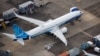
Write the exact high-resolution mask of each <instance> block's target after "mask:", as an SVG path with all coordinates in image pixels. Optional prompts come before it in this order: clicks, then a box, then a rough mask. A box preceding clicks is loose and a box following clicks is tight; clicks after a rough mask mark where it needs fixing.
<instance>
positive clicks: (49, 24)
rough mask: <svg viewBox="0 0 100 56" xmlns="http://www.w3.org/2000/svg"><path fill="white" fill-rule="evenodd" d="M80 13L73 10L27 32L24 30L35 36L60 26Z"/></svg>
mask: <svg viewBox="0 0 100 56" xmlns="http://www.w3.org/2000/svg"><path fill="white" fill-rule="evenodd" d="M81 14H82V13H81V12H80V11H74V12H70V13H68V14H65V15H63V16H61V17H59V18H57V19H55V20H51V21H49V22H46V23H45V24H43V25H41V26H39V27H36V28H34V29H32V30H30V31H29V32H26V33H27V34H28V35H29V36H32V37H34V36H37V35H40V34H42V33H45V32H49V31H51V30H52V29H53V28H54V27H55V26H61V25H63V24H64V23H66V22H69V21H70V20H72V19H74V18H75V17H77V16H79V15H81Z"/></svg>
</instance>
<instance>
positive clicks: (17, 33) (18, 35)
mask: <svg viewBox="0 0 100 56" xmlns="http://www.w3.org/2000/svg"><path fill="white" fill-rule="evenodd" d="M13 31H14V33H15V36H16V38H22V39H27V38H28V37H29V35H28V34H26V33H25V32H24V31H23V30H22V29H21V28H20V27H19V26H18V25H16V24H14V25H13Z"/></svg>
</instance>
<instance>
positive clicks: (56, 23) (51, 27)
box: [3, 7, 82, 46]
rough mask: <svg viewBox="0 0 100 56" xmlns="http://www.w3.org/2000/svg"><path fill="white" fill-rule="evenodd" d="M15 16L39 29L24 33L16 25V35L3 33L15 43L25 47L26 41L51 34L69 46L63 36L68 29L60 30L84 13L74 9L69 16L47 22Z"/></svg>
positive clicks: (14, 26) (14, 27)
mask: <svg viewBox="0 0 100 56" xmlns="http://www.w3.org/2000/svg"><path fill="white" fill-rule="evenodd" d="M15 15H16V17H18V18H20V19H23V20H26V21H28V22H30V23H34V24H36V25H38V27H36V28H34V29H31V30H29V31H26V32H24V31H23V30H22V29H21V28H20V27H18V26H17V25H15V24H14V25H13V29H14V33H15V35H14V34H8V33H3V34H4V35H6V36H8V37H10V38H12V39H14V40H15V41H17V42H19V43H20V44H22V45H24V40H27V39H30V38H32V37H36V36H38V35H40V34H43V33H46V32H49V33H51V34H54V35H55V36H56V37H57V38H59V39H60V40H61V41H62V42H63V43H64V44H65V45H66V46H67V44H68V42H67V40H66V38H65V36H64V35H63V33H65V32H67V28H66V27H63V28H60V26H62V25H63V24H65V23H69V22H72V21H74V20H77V19H78V18H79V17H80V16H81V15H82V12H81V11H80V10H79V9H78V8H77V7H72V8H71V9H70V12H69V13H68V14H65V15H63V16H61V17H58V18H57V19H54V20H48V21H46V22H45V21H40V20H37V19H33V18H28V17H25V16H20V15H18V14H16V13H15Z"/></svg>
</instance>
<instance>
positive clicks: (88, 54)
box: [83, 50, 98, 56]
mask: <svg viewBox="0 0 100 56" xmlns="http://www.w3.org/2000/svg"><path fill="white" fill-rule="evenodd" d="M83 52H84V55H86V56H98V55H94V54H91V53H88V52H86V51H85V50H83Z"/></svg>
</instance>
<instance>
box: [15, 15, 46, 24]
mask: <svg viewBox="0 0 100 56" xmlns="http://www.w3.org/2000/svg"><path fill="white" fill-rule="evenodd" d="M14 14H15V16H16V17H18V18H20V19H23V20H25V21H28V22H30V23H33V24H36V25H41V24H44V23H45V22H44V21H40V20H37V19H33V18H28V17H25V16H20V15H18V14H16V13H14Z"/></svg>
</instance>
